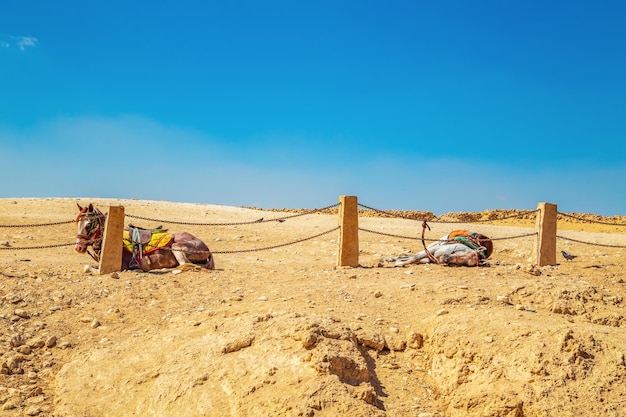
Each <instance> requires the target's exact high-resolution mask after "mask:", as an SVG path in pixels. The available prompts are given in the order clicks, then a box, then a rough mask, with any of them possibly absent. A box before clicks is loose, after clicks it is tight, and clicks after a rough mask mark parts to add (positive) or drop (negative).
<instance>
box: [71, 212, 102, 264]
mask: <svg viewBox="0 0 626 417" xmlns="http://www.w3.org/2000/svg"><path fill="white" fill-rule="evenodd" d="M76 205H77V206H78V210H79V212H78V216H76V225H77V226H78V234H77V235H76V251H77V252H78V253H88V254H89V256H91V257H92V258H93V260H94V261H96V262H100V252H101V251H102V237H103V236H102V235H103V232H104V223H105V220H106V215H105V214H103V213H102V212H101V211H100V210H98V209H97V208H94V207H93V204H89V206H88V207H81V206H80V204H78V203H77V204H76ZM89 246H93V252H91V251H89V250H88V248H89Z"/></svg>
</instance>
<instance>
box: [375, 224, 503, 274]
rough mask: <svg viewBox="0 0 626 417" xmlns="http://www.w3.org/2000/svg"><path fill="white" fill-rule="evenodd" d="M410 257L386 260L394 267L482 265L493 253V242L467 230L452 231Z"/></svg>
mask: <svg viewBox="0 0 626 417" xmlns="http://www.w3.org/2000/svg"><path fill="white" fill-rule="evenodd" d="M426 249H427V251H428V252H427V251H426V250H423V251H421V252H419V253H417V254H415V255H411V256H399V257H397V258H391V259H386V261H393V262H395V265H396V266H404V265H409V264H417V263H441V264H445V265H458V266H477V265H484V264H485V263H486V260H487V258H489V256H491V253H492V252H493V242H492V241H491V239H489V238H488V237H487V236H485V235H481V234H480V233H476V232H469V231H468V230H453V231H452V232H450V233H448V234H447V235H445V236H443V237H441V238H440V239H439V240H438V241H436V242H434V243H431V244H430V245H428V246H427V247H426Z"/></svg>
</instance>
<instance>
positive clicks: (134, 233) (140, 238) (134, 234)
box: [128, 224, 166, 245]
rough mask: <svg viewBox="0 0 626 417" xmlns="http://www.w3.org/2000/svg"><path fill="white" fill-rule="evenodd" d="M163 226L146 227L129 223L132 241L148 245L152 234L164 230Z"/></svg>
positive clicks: (129, 233)
mask: <svg viewBox="0 0 626 417" xmlns="http://www.w3.org/2000/svg"><path fill="white" fill-rule="evenodd" d="M163 231H166V230H163V226H159V227H155V228H154V229H144V228H143V227H138V226H133V225H132V224H129V225H128V235H129V236H130V241H131V242H132V243H136V244H141V245H146V244H148V243H150V240H151V239H152V234H153V233H156V232H163Z"/></svg>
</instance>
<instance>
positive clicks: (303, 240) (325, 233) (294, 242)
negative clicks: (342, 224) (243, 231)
mask: <svg viewBox="0 0 626 417" xmlns="http://www.w3.org/2000/svg"><path fill="white" fill-rule="evenodd" d="M337 230H339V226H337V227H335V228H334V229H330V230H327V231H325V232H322V233H319V234H317V235H315V236H310V237H305V238H303V239H298V240H295V241H293V242H288V243H282V244H280V245H274V246H268V247H265V248H255V249H244V250H236V251H219V252H213V251H211V253H214V254H222V255H223V254H235V253H250V252H260V251H264V250H270V249H276V248H282V247H285V246H290V245H295V244H297V243H302V242H306V241H307V240H311V239H315V238H318V237H320V236H324V235H327V234H329V233H332V232H335V231H337Z"/></svg>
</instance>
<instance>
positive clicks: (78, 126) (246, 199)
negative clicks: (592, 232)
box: [0, 0, 626, 215]
mask: <svg viewBox="0 0 626 417" xmlns="http://www.w3.org/2000/svg"><path fill="white" fill-rule="evenodd" d="M624 22H626V3H624V2H621V1H595V2H590V1H528V0H519V1H515V0H511V1H501V0H498V1H480V0H477V1H452V0H450V1H445V0H443V1H437V2H433V1H419V0H414V1H391V2H382V1H325V0H321V1H315V2H296V1H273V0H268V1H236V0H235V1H231V2H225V1H211V0H207V1H188V0H178V1H175V2H173V1H161V2H153V1H143V0H135V1H131V2H129V1H118V0H110V1H107V2H77V1H64V0H59V1H54V2H51V1H47V0H46V1H43V0H41V1H30V2H24V1H18V0H4V1H3V2H2V4H1V5H0V176H1V177H2V178H3V180H2V185H1V186H0V197H3V198H11V197H111V198H139V199H152V200H168V201H181V202H197V203H211V204H225V205H236V206H256V207H263V208H271V207H295V208H300V207H308V208H313V207H323V206H327V205H331V204H334V203H336V202H337V198H338V196H339V195H356V196H358V197H359V202H361V203H363V204H366V205H369V206H374V207H377V208H381V209H404V210H429V211H433V212H435V213H436V214H443V213H447V212H451V211H477V210H484V209H495V208H518V209H534V208H535V207H536V205H537V203H538V202H540V201H548V202H552V203H556V204H558V207H559V211H564V212H594V213H598V214H604V215H615V214H621V215H626V192H624V190H625V189H626V153H625V150H626V99H625V98H626V53H625V51H626V25H625V24H624Z"/></svg>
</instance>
